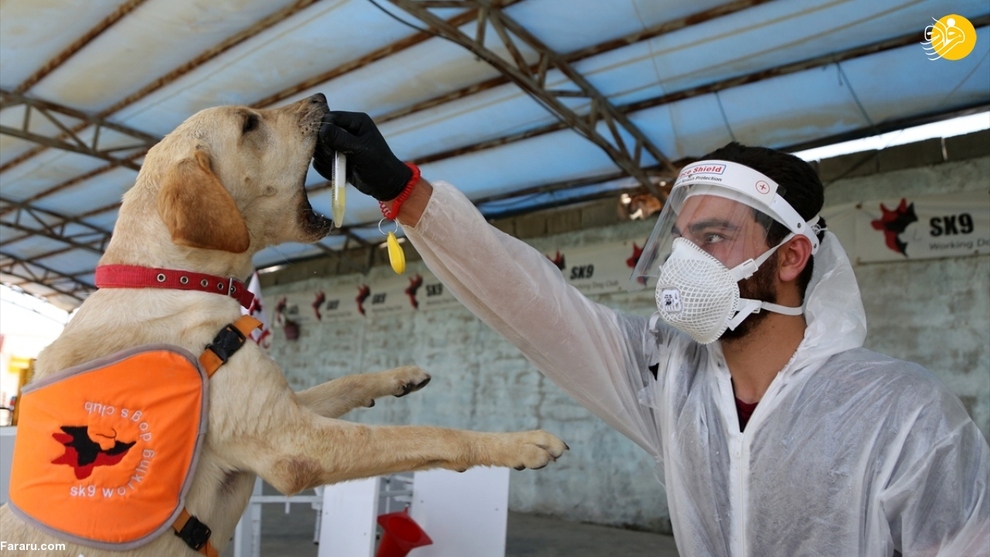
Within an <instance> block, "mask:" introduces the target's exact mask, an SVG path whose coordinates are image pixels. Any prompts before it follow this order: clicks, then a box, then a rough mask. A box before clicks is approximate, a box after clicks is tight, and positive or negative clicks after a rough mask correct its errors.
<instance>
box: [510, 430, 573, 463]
mask: <svg viewBox="0 0 990 557" xmlns="http://www.w3.org/2000/svg"><path fill="white" fill-rule="evenodd" d="M504 435H505V436H506V443H505V451H506V452H505V453H504V454H503V455H502V457H503V459H504V461H503V462H501V463H498V465H500V466H506V467H510V468H515V469H516V470H525V469H526V468H529V469H531V470H538V469H540V468H543V467H544V466H546V465H547V464H550V463H551V462H553V461H555V460H557V458H559V457H560V455H562V454H564V451H566V450H569V449H570V447H568V446H567V444H566V443H564V442H563V441H561V440H560V439H558V438H557V437H556V436H554V435H551V434H549V433H547V432H545V431H543V430H533V431H520V432H518V433H506V434H504Z"/></svg>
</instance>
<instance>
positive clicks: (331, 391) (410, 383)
mask: <svg viewBox="0 0 990 557" xmlns="http://www.w3.org/2000/svg"><path fill="white" fill-rule="evenodd" d="M429 382H430V374H428V373H426V372H425V371H423V370H422V369H420V368H418V367H416V366H402V367H397V368H394V369H390V370H386V371H379V372H376V373H361V374H357V375H347V376H344V377H341V378H339V379H334V380H332V381H327V382H326V383H322V384H320V385H317V386H315V387H311V388H309V389H306V390H305V391H300V392H298V393H296V401H298V402H299V404H300V405H302V406H304V407H306V408H309V409H310V410H312V411H313V412H316V413H317V414H319V415H321V416H326V417H327V418H336V417H338V416H342V415H344V414H346V413H347V412H349V411H350V410H352V409H354V408H357V407H359V406H364V407H370V406H374V405H375V399H376V398H379V397H383V396H388V395H392V396H396V397H399V396H405V395H407V394H409V393H411V392H413V391H418V390H420V389H422V388H423V387H425V386H426V384H427V383H429Z"/></svg>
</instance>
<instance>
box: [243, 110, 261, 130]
mask: <svg viewBox="0 0 990 557" xmlns="http://www.w3.org/2000/svg"><path fill="white" fill-rule="evenodd" d="M257 128H258V116H257V115H255V114H249V115H248V117H247V118H245V119H244V128H243V129H242V130H241V133H247V132H249V131H251V130H254V129H257Z"/></svg>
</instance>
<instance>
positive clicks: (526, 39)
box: [389, 0, 674, 197]
mask: <svg viewBox="0 0 990 557" xmlns="http://www.w3.org/2000/svg"><path fill="white" fill-rule="evenodd" d="M389 2H391V3H392V4H394V5H395V6H397V7H399V8H401V9H403V10H405V11H406V12H408V13H409V14H411V15H413V16H415V17H417V18H418V19H419V20H420V21H422V22H423V23H425V24H426V25H428V26H429V27H430V29H432V30H433V31H434V32H436V33H437V34H438V35H440V36H442V37H444V38H446V39H448V40H450V41H452V42H454V43H456V44H459V45H461V46H462V47H464V48H466V49H467V50H469V51H470V52H472V53H473V54H474V55H475V56H477V57H478V58H480V59H482V60H484V61H485V62H487V63H489V64H491V65H492V66H493V67H495V68H496V69H498V70H499V71H500V72H501V73H502V74H504V75H506V76H507V77H508V78H509V79H510V80H511V81H512V82H513V83H515V84H516V85H517V86H519V87H520V88H521V89H522V90H523V91H525V92H526V93H528V94H529V95H530V96H531V97H533V98H534V99H535V100H536V101H537V102H539V103H541V104H542V105H543V106H544V107H546V108H547V110H549V111H550V112H551V113H552V114H553V115H554V116H556V117H557V118H559V119H560V120H562V121H563V122H565V123H566V124H567V125H568V126H570V127H572V128H574V130H575V131H577V132H578V133H580V134H581V135H583V136H584V137H585V138H587V139H588V140H589V141H591V142H592V143H594V144H596V145H598V146H599V147H600V148H601V149H602V150H604V151H605V153H606V154H608V156H609V158H611V159H612V160H613V161H614V162H615V163H616V165H618V166H619V168H621V169H622V170H623V171H625V172H626V173H627V174H629V175H630V176H632V177H634V178H636V180H638V181H639V182H640V183H641V184H643V185H644V186H646V187H647V188H648V189H649V190H650V191H651V192H652V193H654V195H657V196H658V197H659V196H661V195H662V193H661V191H660V190H659V188H657V186H656V184H655V183H654V180H653V179H652V178H651V177H650V176H649V175H648V174H647V172H646V171H645V170H643V162H642V155H643V151H646V152H648V153H649V154H650V155H651V156H652V157H653V158H654V159H655V160H656V161H657V162H658V163H659V164H660V166H661V168H662V169H663V170H664V171H666V172H670V173H672V172H673V171H674V167H673V165H672V164H671V163H670V161H669V160H667V157H666V156H664V154H663V153H662V152H661V151H660V149H659V148H657V147H656V146H655V145H654V144H653V143H652V142H651V141H650V140H649V139H648V138H647V137H646V136H645V135H644V134H643V133H642V132H641V131H640V130H639V129H638V128H637V127H636V126H635V125H633V123H632V122H631V121H630V120H629V119H628V118H627V117H626V116H625V115H624V114H622V113H621V112H619V111H618V110H617V109H616V108H615V107H614V106H613V105H612V103H611V102H610V101H609V100H608V99H607V98H606V97H605V96H604V95H603V94H601V93H600V92H599V91H598V90H597V89H596V88H595V87H594V86H593V85H592V84H591V83H590V82H589V81H588V80H587V79H585V78H584V76H582V75H581V74H580V73H579V72H577V70H575V69H574V68H573V67H572V66H571V65H570V63H568V62H567V61H566V60H565V59H564V57H563V56H562V55H560V54H558V53H557V52H554V51H553V50H551V49H550V48H549V47H547V46H546V45H545V44H543V42H542V41H540V40H539V39H537V38H536V37H535V36H534V35H532V34H531V33H529V32H528V31H527V30H526V29H524V28H523V27H522V26H521V25H519V24H518V23H516V22H515V21H514V20H513V19H512V18H511V17H509V16H508V15H507V14H506V13H505V12H503V11H502V10H501V9H500V8H499V6H498V5H497V4H495V3H493V2H491V1H489V0H464V1H462V2H455V1H451V2H445V3H444V5H445V6H448V7H452V6H454V5H456V6H459V7H464V8H476V9H478V13H479V16H478V26H477V29H478V31H477V35H476V36H475V37H471V36H469V35H467V34H465V33H464V32H462V31H461V30H460V29H459V28H458V27H456V26H454V25H451V24H450V23H449V22H447V21H444V20H443V19H441V18H439V17H437V16H436V15H434V14H433V13H432V12H430V11H429V9H428V6H430V5H431V4H434V3H433V2H430V1H427V2H425V3H423V2H417V1H415V0H389ZM489 25H491V27H492V28H493V29H494V30H495V32H496V33H497V34H498V36H499V38H500V39H501V41H502V43H503V44H504V45H505V47H506V49H507V50H508V52H509V54H510V56H511V58H512V59H511V60H507V59H505V58H503V57H501V56H499V55H498V54H496V53H495V52H493V51H491V50H490V49H488V48H487V47H485V45H484V32H485V29H486V28H487V27H488V26H489ZM517 41H520V42H521V43H522V44H524V45H525V46H526V47H527V48H529V49H531V50H533V51H535V52H536V53H537V55H538V56H539V59H538V61H537V62H536V64H535V66H536V68H537V70H536V71H533V69H532V68H531V64H530V63H529V62H527V61H526V59H525V55H524V54H523V51H522V50H521V48H520V46H521V45H520V44H517ZM550 70H557V71H559V72H561V73H562V74H563V75H564V76H566V77H567V78H568V79H569V80H570V82H571V83H572V84H573V86H574V87H575V89H572V90H566V91H551V90H549V89H547V87H546V85H547V84H546V78H547V73H548V72H549V71H550ZM561 96H579V97H583V98H586V99H588V100H589V101H590V103H591V110H590V112H589V113H588V114H586V115H580V114H577V113H576V112H574V111H573V110H571V109H570V108H569V107H568V106H567V105H566V104H564V103H563V102H562V101H561V100H560V97H561ZM599 123H604V124H605V125H606V127H607V128H608V130H609V132H610V137H607V136H605V135H603V134H601V133H599V131H598V124H599ZM624 136H627V137H629V138H631V139H632V141H633V145H626V141H625V139H623V137H624Z"/></svg>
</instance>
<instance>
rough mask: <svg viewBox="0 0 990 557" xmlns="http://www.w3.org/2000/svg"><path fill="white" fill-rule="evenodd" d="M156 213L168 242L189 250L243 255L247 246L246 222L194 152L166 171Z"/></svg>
mask: <svg viewBox="0 0 990 557" xmlns="http://www.w3.org/2000/svg"><path fill="white" fill-rule="evenodd" d="M158 213H159V214H160V215H161V217H162V220H163V221H165V226H167V227H168V230H169V232H171V234H172V241H173V242H174V243H176V244H178V245H180V246H188V247H191V248H202V249H217V250H223V251H229V252H233V253H243V252H245V251H246V250H247V249H248V246H249V245H250V243H251V237H250V235H249V234H248V228H247V223H245V222H244V217H243V216H242V215H241V212H240V211H239V210H238V209H237V205H236V204H235V203H234V198H232V197H231V196H230V193H228V192H227V190H226V189H224V187H223V184H221V183H220V179H219V178H217V176H216V174H214V173H213V171H212V170H211V169H210V158H209V155H207V154H206V153H205V152H203V151H201V150H197V151H196V154H195V155H194V156H193V157H190V158H186V159H182V160H181V161H179V162H178V164H176V165H175V166H173V167H172V168H170V169H169V170H168V172H167V173H166V174H165V177H164V179H163V180H162V187H161V190H160V191H159V192H158Z"/></svg>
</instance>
